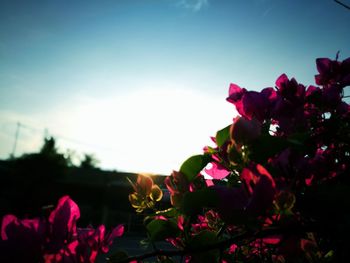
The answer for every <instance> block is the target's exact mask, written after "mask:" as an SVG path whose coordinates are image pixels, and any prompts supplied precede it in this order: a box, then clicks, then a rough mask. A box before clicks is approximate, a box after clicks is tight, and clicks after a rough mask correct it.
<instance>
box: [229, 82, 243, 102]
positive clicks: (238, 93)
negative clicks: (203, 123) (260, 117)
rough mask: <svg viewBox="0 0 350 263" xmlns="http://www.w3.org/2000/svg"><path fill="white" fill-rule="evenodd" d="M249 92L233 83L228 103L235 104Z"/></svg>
mask: <svg viewBox="0 0 350 263" xmlns="http://www.w3.org/2000/svg"><path fill="white" fill-rule="evenodd" d="M246 91H247V90H246V89H245V88H241V87H240V86H238V85H236V84H233V83H231V84H230V87H229V92H228V97H227V101H228V102H231V103H233V104H235V103H236V102H238V101H240V100H241V99H242V96H243V94H244V93H245V92H246Z"/></svg>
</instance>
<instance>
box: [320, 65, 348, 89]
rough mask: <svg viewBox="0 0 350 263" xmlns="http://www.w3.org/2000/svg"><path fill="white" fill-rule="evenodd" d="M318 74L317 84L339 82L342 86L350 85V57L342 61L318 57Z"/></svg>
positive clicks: (324, 84)
mask: <svg viewBox="0 0 350 263" xmlns="http://www.w3.org/2000/svg"><path fill="white" fill-rule="evenodd" d="M316 65H317V70H318V72H319V74H318V75H316V76H315V81H316V84H317V85H323V86H326V85H333V84H339V85H340V86H341V87H345V86H348V85H350V58H347V59H345V60H344V61H342V62H340V61H337V60H330V59H329V58H318V59H316Z"/></svg>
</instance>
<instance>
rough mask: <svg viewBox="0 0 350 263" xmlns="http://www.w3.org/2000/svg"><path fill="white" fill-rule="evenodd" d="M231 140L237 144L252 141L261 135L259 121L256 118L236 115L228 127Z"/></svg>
mask: <svg viewBox="0 0 350 263" xmlns="http://www.w3.org/2000/svg"><path fill="white" fill-rule="evenodd" d="M230 135H231V140H232V141H233V142H234V143H235V144H238V145H241V144H246V143H250V142H252V141H254V140H255V139H257V138H258V137H259V136H260V135H261V123H260V122H259V121H257V120H256V119H251V120H249V119H246V118H244V117H239V116H238V117H236V118H235V119H234V120H233V124H232V125H231V128H230Z"/></svg>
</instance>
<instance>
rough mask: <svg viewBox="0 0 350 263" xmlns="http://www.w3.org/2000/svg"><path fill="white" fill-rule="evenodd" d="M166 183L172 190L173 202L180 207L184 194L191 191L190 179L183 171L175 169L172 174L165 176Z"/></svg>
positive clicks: (171, 199) (171, 197)
mask: <svg viewBox="0 0 350 263" xmlns="http://www.w3.org/2000/svg"><path fill="white" fill-rule="evenodd" d="M164 183H165V185H166V187H167V188H168V190H169V192H170V202H171V204H172V205H173V206H175V207H179V206H180V205H181V201H182V197H183V195H184V194H185V193H186V192H188V191H190V184H189V182H188V180H187V179H186V177H185V176H184V175H183V174H182V173H180V172H177V171H173V172H172V174H171V175H170V176H168V177H167V178H165V180H164Z"/></svg>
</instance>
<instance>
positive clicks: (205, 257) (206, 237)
mask: <svg viewBox="0 0 350 263" xmlns="http://www.w3.org/2000/svg"><path fill="white" fill-rule="evenodd" d="M218 241H219V240H218V238H217V236H216V233H215V232H213V231H209V230H203V231H202V232H200V233H199V234H198V235H195V236H194V237H193V238H192V240H191V243H190V246H189V247H190V248H191V249H194V250H196V251H198V250H202V249H201V248H203V252H201V253H193V257H194V261H195V262H203V263H206V262H208V263H213V262H214V263H215V262H219V258H220V251H219V249H211V250H208V249H207V248H206V247H207V246H208V245H211V244H216V243H217V242H218Z"/></svg>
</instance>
